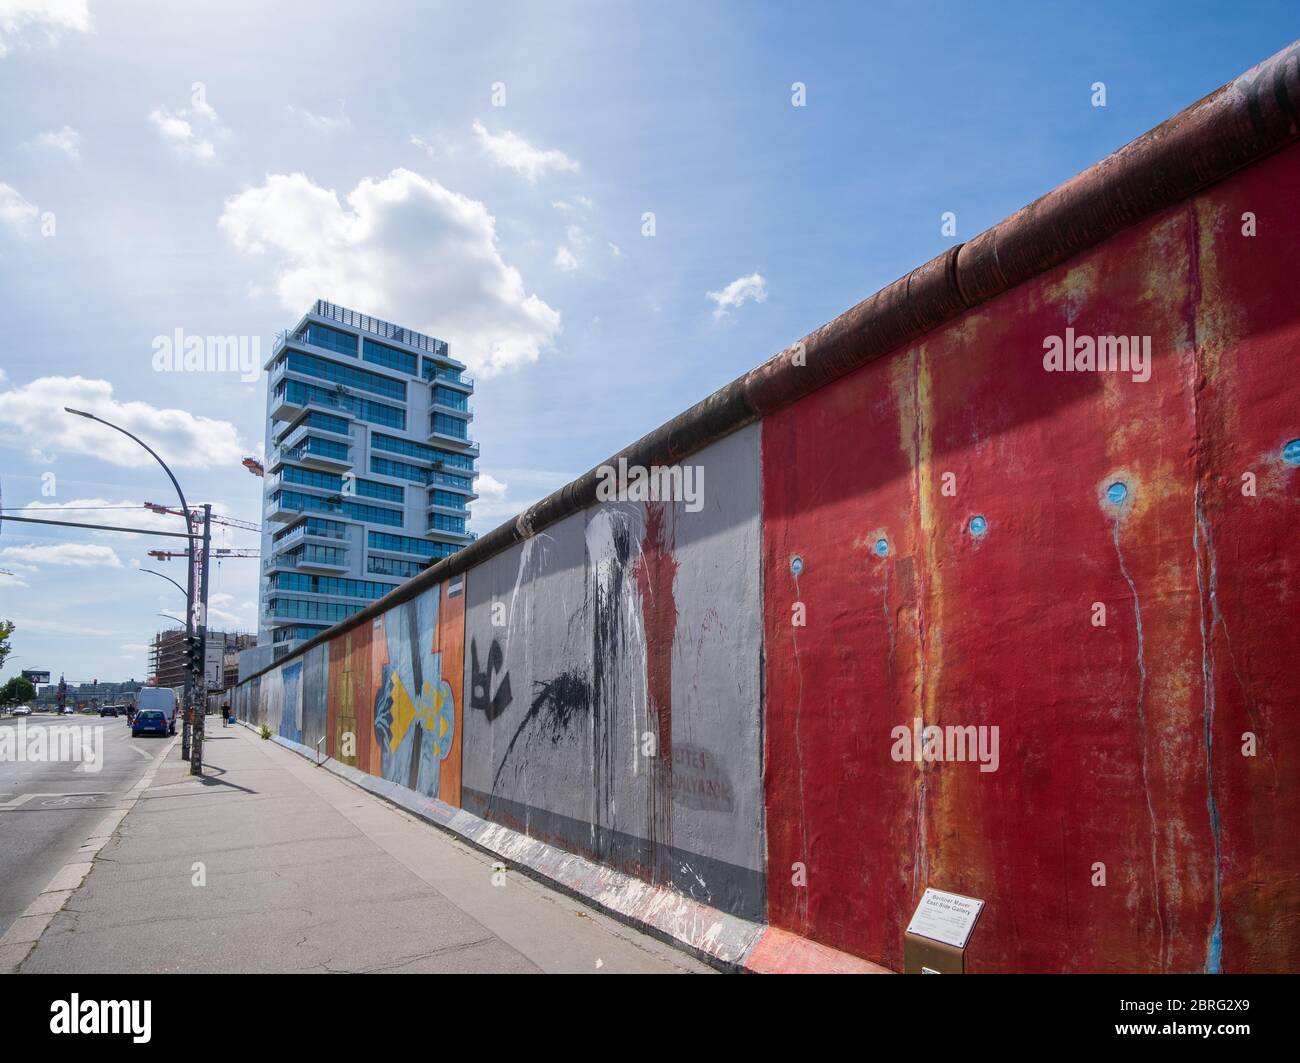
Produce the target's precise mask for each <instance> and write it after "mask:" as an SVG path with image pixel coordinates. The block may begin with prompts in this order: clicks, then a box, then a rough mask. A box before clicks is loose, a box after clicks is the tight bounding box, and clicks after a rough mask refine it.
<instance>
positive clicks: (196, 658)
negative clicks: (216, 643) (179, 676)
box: [184, 635, 203, 675]
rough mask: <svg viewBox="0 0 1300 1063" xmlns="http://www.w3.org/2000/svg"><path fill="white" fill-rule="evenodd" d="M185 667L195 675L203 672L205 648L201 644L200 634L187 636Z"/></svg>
mask: <svg viewBox="0 0 1300 1063" xmlns="http://www.w3.org/2000/svg"><path fill="white" fill-rule="evenodd" d="M184 658H185V669H186V671H188V672H192V673H193V674H194V675H202V674H203V650H202V649H201V647H200V645H199V637H198V635H186V636H185V651H184Z"/></svg>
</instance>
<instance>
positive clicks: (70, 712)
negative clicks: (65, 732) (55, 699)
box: [63, 705, 77, 716]
mask: <svg viewBox="0 0 1300 1063" xmlns="http://www.w3.org/2000/svg"><path fill="white" fill-rule="evenodd" d="M76 714H77V710H76V709H74V708H73V707H72V706H71V705H69V706H68V707H67V708H66V709H64V710H63V715H64V716H75V715H76Z"/></svg>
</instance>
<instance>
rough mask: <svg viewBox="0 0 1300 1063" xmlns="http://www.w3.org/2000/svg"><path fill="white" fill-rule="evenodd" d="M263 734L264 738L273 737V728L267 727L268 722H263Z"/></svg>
mask: <svg viewBox="0 0 1300 1063" xmlns="http://www.w3.org/2000/svg"><path fill="white" fill-rule="evenodd" d="M261 734H262V737H263V738H270V737H271V728H269V727H267V726H266V724H262V731H261Z"/></svg>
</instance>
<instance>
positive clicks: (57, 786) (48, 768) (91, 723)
mask: <svg viewBox="0 0 1300 1063" xmlns="http://www.w3.org/2000/svg"><path fill="white" fill-rule="evenodd" d="M23 720H25V721H26V725H27V732H28V736H27V737H28V740H30V738H31V735H30V732H32V731H34V730H36V729H38V728H39V729H45V730H46V734H47V736H48V733H49V732H48V728H50V727H51V726H55V727H58V726H73V727H80V728H82V729H83V731H82V734H81V737H82V738H83V740H89V741H90V743H91V747H92V748H93V747H94V744H95V742H96V741H97V739H96V736H95V732H94V730H93V729H94V728H102V730H101V731H100V732H99V733H100V735H101V736H102V750H103V752H102V758H103V759H102V767H101V769H100V770H99V771H90V770H87V768H86V766H85V765H84V764H82V763H80V762H68V761H62V762H59V761H53V762H51V761H41V762H38V763H32V762H29V761H28V762H20V761H16V760H14V759H11V758H12V754H10V753H7V752H4V741H3V738H2V737H0V934H3V933H4V931H5V930H6V929H8V927H9V925H10V924H11V923H12V922H13V921H14V920H15V919H16V918H17V917H18V916H20V915H21V914H22V913H23V912H24V910H26V908H27V906H28V905H29V904H31V902H32V901H33V900H35V899H36V897H37V895H38V894H40V892H41V890H42V889H43V888H44V887H45V884H46V883H47V882H48V881H49V880H50V878H51V877H53V875H54V874H55V872H57V871H58V870H59V869H60V868H61V867H62V866H63V865H64V864H65V863H67V862H68V861H69V860H70V859H71V858H72V856H73V855H74V854H75V853H76V851H77V849H78V847H79V846H80V845H81V843H82V842H83V841H85V839H86V837H87V835H88V834H89V833H90V831H91V830H92V829H93V828H94V827H95V826H96V824H97V823H98V821H99V820H101V819H103V817H104V814H105V811H106V809H107V808H109V807H110V806H111V805H112V803H113V801H114V800H115V799H116V796H117V795H118V794H121V793H123V792H125V791H127V790H129V789H130V788H131V787H132V786H134V785H135V783H136V782H138V781H139V779H140V777H141V776H142V775H143V774H144V772H145V770H146V769H147V768H148V767H149V765H150V763H151V762H152V761H153V758H154V757H155V756H156V755H157V754H158V753H159V752H160V750H161V749H162V747H163V745H164V740H162V739H160V738H154V737H152V736H150V737H147V738H144V737H142V738H132V737H131V729H130V727H128V726H127V722H126V717H124V716H119V717H116V718H114V717H112V716H109V717H105V718H104V719H100V717H98V716H81V715H78V716H62V717H60V716H55V715H52V714H41V713H37V714H35V715H33V716H30V717H18V718H16V719H15V718H13V717H9V716H6V717H3V718H0V728H5V729H9V730H12V731H13V732H14V737H15V739H16V738H17V737H18V735H19V734H21V733H22V732H20V731H18V730H17V727H18V724H19V723H20V722H21V721H23Z"/></svg>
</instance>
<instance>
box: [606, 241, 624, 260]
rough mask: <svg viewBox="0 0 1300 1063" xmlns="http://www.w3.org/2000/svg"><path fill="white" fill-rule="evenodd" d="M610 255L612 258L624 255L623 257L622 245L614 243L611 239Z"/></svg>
mask: <svg viewBox="0 0 1300 1063" xmlns="http://www.w3.org/2000/svg"><path fill="white" fill-rule="evenodd" d="M609 257H610V258H622V257H623V250H622V248H620V247H619V246H618V244H616V243H614V242H613V241H612V240H611V241H610V244H609Z"/></svg>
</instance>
